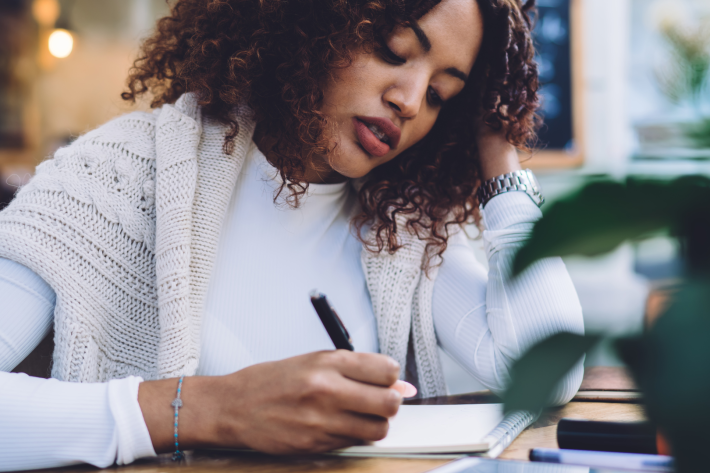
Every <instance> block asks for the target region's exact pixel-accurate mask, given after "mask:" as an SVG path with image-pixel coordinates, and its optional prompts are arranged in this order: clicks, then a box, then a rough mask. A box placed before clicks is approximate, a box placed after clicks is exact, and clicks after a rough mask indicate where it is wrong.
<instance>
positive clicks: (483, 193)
mask: <svg viewBox="0 0 710 473" xmlns="http://www.w3.org/2000/svg"><path fill="white" fill-rule="evenodd" d="M510 191H522V192H525V193H526V194H527V195H529V196H530V198H531V199H532V200H533V202H535V204H537V206H538V207H540V206H541V205H542V204H543V203H544V202H545V198H544V197H543V196H542V193H540V184H538V182H537V179H535V174H533V172H532V171H531V170H530V169H525V170H524V171H513V172H509V173H507V174H501V175H500V176H496V177H494V178H491V179H488V180H486V181H483V183H481V187H479V188H478V200H479V202H480V203H481V207H484V206H485V205H486V204H487V203H488V201H489V200H491V199H492V198H493V197H495V196H497V195H498V194H503V193H505V192H510Z"/></svg>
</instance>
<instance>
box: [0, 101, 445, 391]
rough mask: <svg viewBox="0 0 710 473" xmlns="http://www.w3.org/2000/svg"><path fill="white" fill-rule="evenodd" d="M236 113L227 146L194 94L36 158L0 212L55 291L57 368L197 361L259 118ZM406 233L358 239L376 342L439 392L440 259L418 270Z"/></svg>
mask: <svg viewBox="0 0 710 473" xmlns="http://www.w3.org/2000/svg"><path fill="white" fill-rule="evenodd" d="M241 115H242V116H240V117H239V125H240V131H239V134H238V136H237V137H236V141H235V145H236V146H235V148H234V152H233V153H232V154H231V155H226V154H225V153H224V152H223V143H224V137H225V133H226V128H225V126H223V125H221V124H218V123H216V122H215V121H213V120H210V119H206V118H205V119H203V118H202V116H201V112H200V108H199V106H198V105H197V101H196V99H195V97H194V96H192V95H191V94H185V95H184V96H183V97H181V98H180V99H179V100H178V101H177V103H175V104H174V105H165V106H163V107H162V108H160V109H158V110H156V111H154V112H153V113H143V112H134V113H130V114H128V115H125V116H122V117H119V118H117V119H114V120H112V121H110V122H108V123H106V124H105V125H103V126H101V127H99V128H98V129H96V130H94V131H92V132H89V133H87V134H86V135H84V136H82V137H80V138H79V139H78V140H76V141H75V142H74V143H73V144H71V145H70V146H68V147H66V148H63V149H60V150H59V151H57V153H56V155H55V156H54V158H53V159H49V160H47V161H45V162H43V163H41V164H40V165H39V166H38V167H37V172H36V175H35V176H34V177H33V178H32V180H31V181H30V182H29V183H28V184H27V185H25V186H24V187H22V188H21V189H20V190H19V192H18V193H17V195H16V197H15V199H14V200H13V201H12V203H11V204H10V205H9V206H8V207H7V208H6V209H5V210H3V211H2V212H0V256H2V257H6V258H9V259H12V260H15V261H17V262H19V263H21V264H23V265H25V266H27V267H29V268H30V269H31V270H33V271H34V272H35V273H37V274H38V275H39V276H40V277H42V278H43V279H44V280H45V281H46V282H47V283H48V284H49V285H50V286H51V287H52V288H53V289H54V291H55V292H56V295H57V299H56V307H55V310H54V325H55V340H54V341H55V350H54V357H53V367H52V376H53V377H55V378H58V379H62V380H67V381H79V382H97V381H106V380H109V379H113V378H120V377H125V376H128V375H138V376H142V377H143V378H145V379H158V378H167V377H173V376H179V375H193V374H194V373H195V371H196V369H197V366H198V363H199V357H200V323H201V320H202V313H203V305H204V302H205V296H206V293H207V288H208V285H209V282H210V276H211V274H212V269H213V266H214V263H215V257H216V254H217V247H218V243H219V237H220V231H221V229H222V222H223V220H224V218H225V212H226V210H227V205H228V203H229V200H230V197H231V194H232V190H233V188H234V185H235V183H236V181H237V176H238V175H239V172H240V170H241V167H242V163H243V162H244V158H245V154H246V152H247V150H248V148H249V144H250V142H251V139H252V134H253V131H254V123H253V122H252V121H251V120H250V119H248V118H247V117H246V114H241ZM243 225H249V222H243ZM398 228H404V227H403V226H402V225H400V226H398ZM398 237H399V238H400V241H401V242H402V243H404V247H403V248H402V249H400V250H399V251H397V252H396V253H395V254H394V255H389V254H387V253H386V252H383V253H381V254H373V253H371V252H368V251H364V250H363V252H362V265H363V268H364V272H365V277H366V280H367V286H368V289H369V292H370V297H371V300H372V306H373V309H374V313H375V316H376V318H377V327H378V336H379V343H380V350H381V352H382V353H385V354H387V355H389V356H391V357H393V358H394V359H396V360H397V361H399V363H400V364H401V366H402V372H401V376H402V377H405V373H407V374H411V373H415V374H414V376H411V375H408V378H409V379H411V380H414V381H415V382H417V384H418V385H419V388H420V392H421V394H422V395H423V396H434V395H441V394H444V393H445V391H446V388H445V384H444V378H443V374H442V369H441V364H440V361H439V358H438V354H437V349H436V337H435V334H434V324H433V319H432V314H431V305H432V291H433V287H434V278H435V277H436V270H433V271H430V274H429V276H426V275H425V274H424V273H423V272H422V270H421V265H422V257H423V253H424V244H423V242H421V241H420V240H418V239H417V238H416V237H414V236H412V235H409V234H400V235H398ZM18 316H20V315H19V314H18ZM408 360H409V362H410V363H409V366H408V367H407V366H406V365H407V361H408ZM405 368H406V371H405ZM413 378H415V379H413Z"/></svg>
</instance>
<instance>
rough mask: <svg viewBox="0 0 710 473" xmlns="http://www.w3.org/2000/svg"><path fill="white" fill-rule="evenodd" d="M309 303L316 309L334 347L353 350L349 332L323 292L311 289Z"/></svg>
mask: <svg viewBox="0 0 710 473" xmlns="http://www.w3.org/2000/svg"><path fill="white" fill-rule="evenodd" d="M311 304H313V308H314V309H315V310H316V313H317V314H318V317H320V321H321V322H322V323H323V326H324V327H325V330H326V332H328V335H329V336H330V339H331V340H332V341H333V345H335V348H336V349H342V350H350V351H355V347H354V346H353V341H352V340H351V339H350V334H349V333H348V331H347V330H346V328H345V326H344V325H343V321H342V320H340V317H338V314H337V313H336V312H335V310H334V309H333V307H332V306H331V305H330V304H329V303H328V299H326V297H325V294H321V293H320V292H318V291H317V290H316V289H314V290H313V291H311Z"/></svg>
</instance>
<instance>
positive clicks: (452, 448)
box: [337, 404, 537, 458]
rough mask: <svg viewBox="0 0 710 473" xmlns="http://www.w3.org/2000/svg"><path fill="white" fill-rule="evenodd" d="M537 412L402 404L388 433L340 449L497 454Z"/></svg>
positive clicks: (365, 452) (491, 406)
mask: <svg viewBox="0 0 710 473" xmlns="http://www.w3.org/2000/svg"><path fill="white" fill-rule="evenodd" d="M536 418H537V416H535V415H533V414H532V413H530V412H524V411H517V412H512V413H510V414H508V415H505V416H504V415H503V404H458V405H446V406H426V405H424V406H416V405H414V406H412V405H403V406H400V408H399V412H398V413H397V415H396V416H395V417H393V418H391V419H390V428H389V432H388V433H387V437H385V438H384V439H382V440H379V441H377V442H372V443H370V444H368V445H358V446H355V447H349V448H344V449H341V450H338V451H337V453H339V454H343V455H367V456H371V455H390V454H442V453H481V454H484V456H487V457H491V458H495V457H497V456H498V455H499V454H500V453H501V452H502V451H503V450H504V449H505V448H506V447H507V446H508V445H510V443H511V442H512V441H513V440H514V439H515V437H517V436H518V434H520V432H522V431H523V429H525V427H527V426H528V425H530V424H531V423H533V422H534V421H535V419H536Z"/></svg>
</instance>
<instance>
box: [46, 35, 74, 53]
mask: <svg viewBox="0 0 710 473" xmlns="http://www.w3.org/2000/svg"><path fill="white" fill-rule="evenodd" d="M73 49H74V37H73V36H72V35H71V33H70V32H68V31H67V30H64V29H61V28H58V29H56V30H54V31H53V32H52V34H51V35H49V52H50V53H51V54H52V56H54V57H56V58H60V59H61V58H65V57H67V56H69V55H70V54H71V52H72V50H73Z"/></svg>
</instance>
